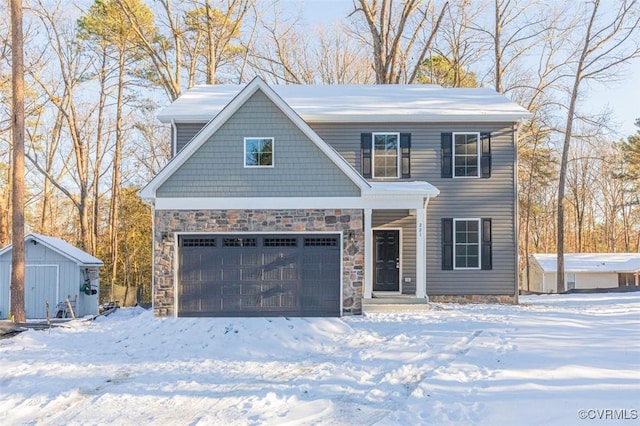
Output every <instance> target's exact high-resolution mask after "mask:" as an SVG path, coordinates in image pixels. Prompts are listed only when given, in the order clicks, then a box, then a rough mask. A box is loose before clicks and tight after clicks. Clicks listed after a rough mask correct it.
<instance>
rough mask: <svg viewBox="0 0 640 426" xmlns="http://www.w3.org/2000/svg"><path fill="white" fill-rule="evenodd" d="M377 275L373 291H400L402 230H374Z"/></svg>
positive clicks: (374, 279)
mask: <svg viewBox="0 0 640 426" xmlns="http://www.w3.org/2000/svg"><path fill="white" fill-rule="evenodd" d="M373 240H374V242H375V246H374V259H375V265H376V268H375V275H374V277H373V291H390V292H399V291H400V231H399V230H397V229H393V230H387V229H376V230H374V231H373Z"/></svg>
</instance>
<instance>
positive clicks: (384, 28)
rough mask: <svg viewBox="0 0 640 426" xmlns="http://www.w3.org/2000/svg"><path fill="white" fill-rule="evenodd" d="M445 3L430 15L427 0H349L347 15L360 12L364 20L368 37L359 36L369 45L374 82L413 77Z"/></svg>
mask: <svg viewBox="0 0 640 426" xmlns="http://www.w3.org/2000/svg"><path fill="white" fill-rule="evenodd" d="M448 6H449V3H448V2H445V3H444V5H443V6H442V7H441V8H440V12H439V13H438V14H437V18H435V19H434V17H433V16H432V13H433V11H432V9H433V4H432V3H431V1H428V2H427V3H426V4H425V2H424V1H423V0H406V1H404V2H402V4H401V6H398V7H396V6H394V2H393V1H387V0H382V3H378V0H353V8H354V10H353V12H351V15H350V16H360V15H361V16H362V17H363V18H364V20H365V22H366V27H367V30H368V32H369V34H368V36H369V37H365V36H364V35H362V34H359V37H361V38H362V39H363V40H366V41H367V42H368V43H369V44H370V46H371V47H372V49H373V52H372V53H373V69H374V72H375V76H376V83H378V84H397V83H413V82H414V81H415V79H416V77H417V75H418V73H419V71H420V66H421V64H422V62H423V61H424V59H425V57H426V54H427V52H428V51H429V49H430V47H431V44H432V42H433V40H434V38H435V35H436V33H437V32H438V28H439V27H440V24H441V22H442V19H443V17H444V15H445V11H446V10H447V8H448ZM425 36H426V37H425Z"/></svg>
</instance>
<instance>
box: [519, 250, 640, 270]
mask: <svg viewBox="0 0 640 426" xmlns="http://www.w3.org/2000/svg"><path fill="white" fill-rule="evenodd" d="M531 256H532V257H533V258H534V259H535V260H536V262H538V264H539V265H540V267H541V268H542V270H543V271H544V272H555V271H556V268H557V256H556V255H555V254H533V255H531ZM564 270H565V272H636V271H640V253H565V254H564Z"/></svg>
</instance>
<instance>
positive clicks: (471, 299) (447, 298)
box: [429, 294, 518, 305]
mask: <svg viewBox="0 0 640 426" xmlns="http://www.w3.org/2000/svg"><path fill="white" fill-rule="evenodd" d="M429 301H430V302H434V303H504V304H508V305H517V304H518V297H517V296H514V295H509V294H492V295H487V294H465V295H459V296H454V295H436V296H429Z"/></svg>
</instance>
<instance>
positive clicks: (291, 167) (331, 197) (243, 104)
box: [140, 78, 530, 316]
mask: <svg viewBox="0 0 640 426" xmlns="http://www.w3.org/2000/svg"><path fill="white" fill-rule="evenodd" d="M529 115H530V114H529V113H528V112H527V111H526V110H525V109H524V108H522V107H520V106H519V105H517V104H515V103H513V102H511V101H509V100H508V99H506V98H505V97H503V96H501V95H499V94H497V93H496V92H495V91H493V90H490V89H444V88H442V87H440V86H436V85H353V86H339V85H336V86H320V85H319V86H300V85H283V86H269V85H268V84H267V83H265V82H264V81H263V80H261V79H260V78H255V79H254V80H252V81H251V82H250V83H249V84H246V85H214V86H199V87H195V88H193V89H191V90H189V91H188V92H186V93H185V94H184V95H183V96H181V97H180V98H179V99H177V100H176V101H175V102H173V103H172V104H170V105H169V106H168V107H166V108H165V109H164V110H163V111H161V113H160V114H159V116H158V117H159V119H160V121H162V122H164V123H170V124H171V128H172V153H173V157H172V159H171V161H170V162H169V163H168V165H167V166H166V167H165V168H164V169H162V170H161V171H160V172H159V173H158V175H157V176H155V177H154V178H153V180H151V182H149V183H148V184H147V185H146V186H145V187H144V188H143V189H142V190H141V191H140V195H141V196H142V197H143V198H144V199H147V200H150V201H151V202H152V203H153V214H154V242H153V245H154V250H153V253H154V260H153V264H154V282H153V304H154V312H155V314H156V315H158V316H267V315H285V316H339V315H342V314H359V313H361V312H362V307H363V303H366V302H367V301H371V300H375V298H386V299H392V298H398V299H403V300H406V299H416V300H417V301H427V300H432V301H465V300H472V301H494V302H505V303H516V302H517V247H516V244H517V238H516V237H517V235H516V210H517V208H516V164H517V158H516V134H515V133H516V132H515V128H516V124H517V123H518V122H519V121H520V120H522V119H524V118H527V117H528V116H529Z"/></svg>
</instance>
